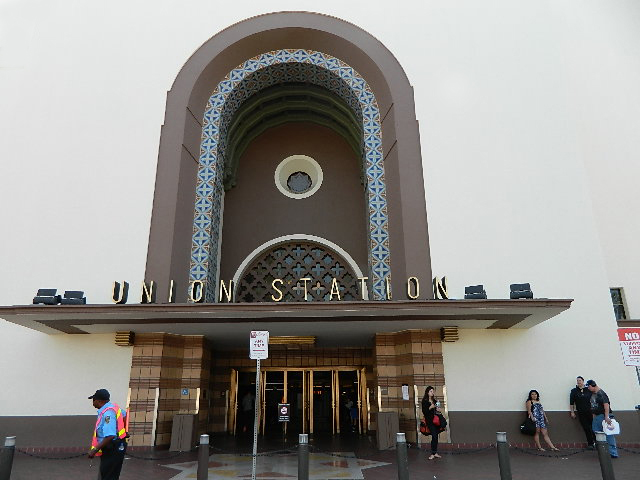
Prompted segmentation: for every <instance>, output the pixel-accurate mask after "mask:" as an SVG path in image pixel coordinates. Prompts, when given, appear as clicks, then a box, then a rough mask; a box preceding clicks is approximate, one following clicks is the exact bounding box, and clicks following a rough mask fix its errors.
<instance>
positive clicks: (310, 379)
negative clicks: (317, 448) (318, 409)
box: [309, 370, 313, 434]
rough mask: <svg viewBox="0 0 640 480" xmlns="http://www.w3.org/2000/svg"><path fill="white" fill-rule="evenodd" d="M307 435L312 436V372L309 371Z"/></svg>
mask: <svg viewBox="0 0 640 480" xmlns="http://www.w3.org/2000/svg"><path fill="white" fill-rule="evenodd" d="M309 393H310V395H309V433H310V434H313V370H309Z"/></svg>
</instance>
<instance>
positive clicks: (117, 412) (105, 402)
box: [89, 388, 127, 480]
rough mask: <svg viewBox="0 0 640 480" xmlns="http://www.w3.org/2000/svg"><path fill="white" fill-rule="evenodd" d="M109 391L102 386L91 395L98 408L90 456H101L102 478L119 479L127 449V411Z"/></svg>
mask: <svg viewBox="0 0 640 480" xmlns="http://www.w3.org/2000/svg"><path fill="white" fill-rule="evenodd" d="M110 398H111V396H110V395H109V391H108V390H105V389H104V388H101V389H99V390H96V393H94V394H93V395H91V396H90V397H89V399H90V400H93V406H94V408H97V409H98V418H97V419H96V427H95V429H94V431H93V438H92V440H91V449H90V450H89V458H93V457H100V478H101V480H118V479H119V478H120V471H121V470H122V463H123V462H124V454H125V452H126V450H127V441H126V438H127V432H126V430H125V426H124V418H125V415H126V414H125V413H124V412H123V411H122V409H121V408H120V407H119V406H118V405H116V404H115V403H111V402H110V401H109V400H110Z"/></svg>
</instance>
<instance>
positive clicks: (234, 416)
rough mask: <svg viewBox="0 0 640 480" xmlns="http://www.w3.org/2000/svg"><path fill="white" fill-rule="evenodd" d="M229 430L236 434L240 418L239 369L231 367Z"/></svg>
mask: <svg viewBox="0 0 640 480" xmlns="http://www.w3.org/2000/svg"><path fill="white" fill-rule="evenodd" d="M229 397H230V398H229V427H228V428H229V431H230V432H232V433H233V434H234V435H235V434H236V427H237V420H238V371H237V370H236V369H234V368H232V369H231V389H230V390H229Z"/></svg>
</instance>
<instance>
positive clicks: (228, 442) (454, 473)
mask: <svg viewBox="0 0 640 480" xmlns="http://www.w3.org/2000/svg"><path fill="white" fill-rule="evenodd" d="M310 445H311V446H310V450H311V454H310V458H309V474H310V475H309V478H310V480H328V479H346V480H350V479H354V480H355V479H360V480H395V479H397V478H398V473H397V472H398V470H397V465H396V452H395V451H394V450H386V451H378V450H377V449H376V448H375V446H374V445H373V443H372V439H370V438H368V437H350V438H349V437H347V438H346V439H344V438H343V439H340V438H338V437H333V438H331V437H329V438H325V439H311V441H310ZM258 451H259V452H261V454H260V456H259V457H258V459H257V478H259V479H260V480H286V479H295V478H297V456H296V453H295V452H296V448H295V446H294V445H293V443H291V442H290V443H288V444H287V443H284V444H283V443H282V442H281V441H277V440H276V441H274V440H266V441H265V440H262V441H261V442H260V444H259V449H258ZM250 452H251V445H250V442H249V440H248V439H244V440H243V439H239V440H238V439H234V438H232V437H225V438H220V439H217V438H214V437H212V444H211V448H210V453H211V455H210V457H209V479H210V480H218V479H225V480H228V479H230V478H244V479H247V478H249V479H250V478H251V466H252V457H251V455H250ZM30 453H31V455H28V454H27V453H24V451H23V450H22V449H20V447H18V451H17V452H16V454H15V457H14V462H13V471H12V475H11V480H39V479H46V480H58V479H65V480H66V479H74V480H83V479H90V480H94V479H96V478H97V476H98V460H96V459H94V460H93V461H91V460H89V459H88V458H86V456H85V455H84V454H83V453H78V452H77V451H76V452H56V453H40V452H36V453H33V452H30ZM440 453H441V455H442V458H441V459H436V460H431V461H430V460H428V458H427V457H428V454H429V452H428V451H427V450H424V449H418V448H417V447H415V446H411V448H409V452H408V457H409V474H410V479H411V480H418V479H420V480H471V479H473V480H485V479H487V480H489V479H492V480H493V479H499V478H500V472H499V469H498V457H497V453H496V450H495V448H493V447H489V448H483V449H475V450H451V451H447V450H445V449H442V451H441V452H440ZM34 455H35V456H34ZM43 457H45V458H43ZM510 460H511V470H512V473H513V480H541V479H561V480H582V479H584V480H590V479H593V480H599V479H601V478H602V475H601V473H600V464H599V461H598V455H597V453H596V452H594V451H585V450H582V449H564V450H562V451H560V452H558V453H555V452H554V453H553V454H552V453H551V452H537V451H534V450H530V449H519V448H511V449H510ZM612 462H613V467H614V473H615V478H616V480H638V479H640V450H638V449H624V450H623V449H621V450H620V458H618V459H615V460H612ZM196 471H197V453H195V452H183V453H180V452H168V451H166V450H164V451H162V450H160V451H154V452H152V451H139V450H138V451H136V450H133V449H132V450H130V451H129V452H128V454H127V458H126V460H125V464H124V467H123V469H122V474H121V476H120V479H121V480H139V479H140V480H141V479H145V480H148V479H158V480H187V479H195V478H196Z"/></svg>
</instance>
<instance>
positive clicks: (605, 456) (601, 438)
mask: <svg viewBox="0 0 640 480" xmlns="http://www.w3.org/2000/svg"><path fill="white" fill-rule="evenodd" d="M595 434H596V449H597V450H598V459H599V460H600V471H601V472H602V480H615V478H616V477H615V475H614V474H613V465H612V464H611V455H609V444H608V443H607V435H606V434H605V433H604V432H595Z"/></svg>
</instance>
